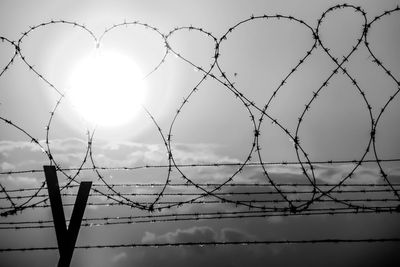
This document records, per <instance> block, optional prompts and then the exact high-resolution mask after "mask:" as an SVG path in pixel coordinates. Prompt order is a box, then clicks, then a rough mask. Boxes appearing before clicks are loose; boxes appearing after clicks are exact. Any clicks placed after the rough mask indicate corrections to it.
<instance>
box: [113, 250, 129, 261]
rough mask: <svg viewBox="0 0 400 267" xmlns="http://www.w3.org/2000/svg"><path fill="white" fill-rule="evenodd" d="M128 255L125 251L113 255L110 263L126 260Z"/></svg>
mask: <svg viewBox="0 0 400 267" xmlns="http://www.w3.org/2000/svg"><path fill="white" fill-rule="evenodd" d="M127 257H128V256H127V255H126V252H121V253H118V254H117V255H115V256H114V257H112V258H111V262H112V263H119V262H121V261H123V260H126V258H127Z"/></svg>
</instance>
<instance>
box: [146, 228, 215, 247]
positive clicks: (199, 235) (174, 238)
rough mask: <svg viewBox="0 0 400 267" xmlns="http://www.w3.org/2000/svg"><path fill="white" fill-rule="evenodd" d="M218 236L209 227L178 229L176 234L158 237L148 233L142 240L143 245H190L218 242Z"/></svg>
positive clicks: (169, 233)
mask: <svg viewBox="0 0 400 267" xmlns="http://www.w3.org/2000/svg"><path fill="white" fill-rule="evenodd" d="M216 239H217V234H216V233H215V231H214V230H213V229H212V228H210V227H207V226H203V227H196V226H195V227H191V228H189V229H184V230H181V229H178V230H176V231H175V232H168V233H166V234H163V235H159V236H156V235H155V234H153V233H149V232H146V233H145V236H144V237H143V238H142V243H152V242H154V243H156V242H159V243H189V242H213V241H216Z"/></svg>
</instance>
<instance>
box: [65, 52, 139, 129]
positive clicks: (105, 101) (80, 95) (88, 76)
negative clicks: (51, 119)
mask: <svg viewBox="0 0 400 267" xmlns="http://www.w3.org/2000/svg"><path fill="white" fill-rule="evenodd" d="M145 91H146V90H145V83H144V76H143V74H142V72H141V71H140V69H139V68H138V67H137V65H136V64H135V63H134V62H133V61H132V60H130V59H129V58H128V57H126V56H123V55H122V54H119V53H116V52H114V51H104V50H102V49H96V50H95V51H94V52H93V54H91V55H90V56H88V57H87V58H85V59H84V60H82V61H81V62H80V63H79V64H78V65H77V66H76V68H75V69H74V71H73V72H72V75H71V84H70V90H69V92H68V97H69V99H70V101H71V102H72V105H73V106H74V107H75V109H76V110H77V111H78V113H79V114H80V115H81V116H82V117H83V118H84V119H85V120H87V121H88V122H90V123H93V124H95V125H99V126H119V125H122V124H125V123H127V122H129V121H131V120H132V119H133V118H134V117H135V116H136V115H137V113H138V111H139V110H140V109H141V105H142V103H143V101H144V98H145Z"/></svg>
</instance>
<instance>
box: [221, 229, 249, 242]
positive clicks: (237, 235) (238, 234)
mask: <svg viewBox="0 0 400 267" xmlns="http://www.w3.org/2000/svg"><path fill="white" fill-rule="evenodd" d="M254 239H255V237H254V236H251V235H249V234H246V233H244V232H242V231H239V230H237V229H233V228H224V229H222V230H221V240H222V241H226V242H240V241H246V240H254Z"/></svg>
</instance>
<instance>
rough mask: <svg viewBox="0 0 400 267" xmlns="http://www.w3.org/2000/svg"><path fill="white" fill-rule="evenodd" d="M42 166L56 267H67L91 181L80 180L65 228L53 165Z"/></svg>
mask: <svg viewBox="0 0 400 267" xmlns="http://www.w3.org/2000/svg"><path fill="white" fill-rule="evenodd" d="M43 168H44V173H45V176H46V182H47V189H48V191H49V198H50V205H51V212H52V214H53V221H54V228H55V230H56V236H57V244H58V250H59V252H60V260H59V262H58V267H68V266H69V265H70V263H71V259H72V254H73V252H74V248H75V244H76V240H77V239H78V234H79V228H80V227H81V222H82V218H83V213H84V212H85V207H86V203H87V200H88V197H89V193H90V188H91V186H92V182H81V184H80V186H79V191H78V195H77V197H76V200H75V205H74V209H73V211H72V215H71V220H70V223H69V226H68V229H67V225H66V223H65V215H64V209H63V205H62V200H61V194H60V188H59V185H58V178H57V172H56V168H55V167H54V166H43Z"/></svg>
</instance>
